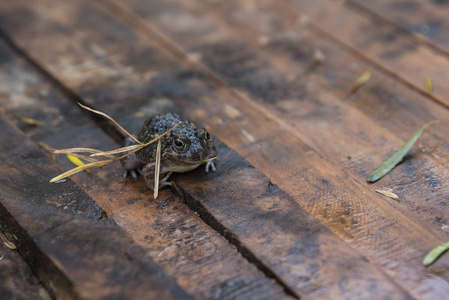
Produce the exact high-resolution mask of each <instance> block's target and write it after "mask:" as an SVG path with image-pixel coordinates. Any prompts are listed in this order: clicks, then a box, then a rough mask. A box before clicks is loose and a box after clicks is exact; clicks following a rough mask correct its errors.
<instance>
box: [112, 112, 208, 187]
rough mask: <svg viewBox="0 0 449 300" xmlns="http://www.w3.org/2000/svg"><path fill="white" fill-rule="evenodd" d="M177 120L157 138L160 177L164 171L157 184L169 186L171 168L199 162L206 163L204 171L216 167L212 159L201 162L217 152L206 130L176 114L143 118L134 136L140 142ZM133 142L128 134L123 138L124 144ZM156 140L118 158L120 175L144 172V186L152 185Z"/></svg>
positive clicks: (177, 169) (191, 166) (185, 167)
mask: <svg viewBox="0 0 449 300" xmlns="http://www.w3.org/2000/svg"><path fill="white" fill-rule="evenodd" d="M179 122H182V123H181V124H180V125H179V126H178V127H176V128H175V129H174V130H172V131H171V132H170V133H169V134H167V135H166V136H164V137H163V138H161V168H160V175H161V177H162V176H163V175H164V174H167V175H166V176H165V177H164V178H162V179H161V180H160V181H159V188H162V187H164V186H171V183H170V182H168V178H169V177H170V175H171V173H172V172H178V173H183V172H187V171H190V170H193V169H195V168H197V167H198V166H199V165H201V164H203V163H205V164H206V172H209V169H211V170H212V171H216V168H215V165H214V162H213V161H211V160H210V161H207V162H205V161H206V160H207V159H210V158H213V157H215V156H217V148H216V146H215V143H214V141H213V140H212V138H211V137H210V134H209V133H208V132H207V131H206V130H204V129H201V128H198V127H197V126H196V125H195V124H193V123H191V122H189V121H186V120H183V119H181V118H180V117H179V116H178V115H177V114H174V113H166V114H160V115H156V116H154V117H152V118H150V119H148V120H146V121H145V123H144V124H143V127H142V129H141V130H140V133H139V135H138V136H137V139H138V140H139V141H140V142H142V143H147V142H149V141H151V140H152V139H154V138H156V137H158V136H160V135H161V134H163V133H164V132H166V131H168V130H169V129H171V128H172V127H173V126H175V125H176V124H178V123H179ZM133 144H135V142H134V141H133V140H132V139H131V138H128V139H127V140H126V141H125V146H130V145H133ZM157 144H158V143H157V142H155V143H153V144H150V145H149V146H147V147H145V148H143V149H141V150H139V151H137V152H136V153H134V154H131V155H129V156H127V157H126V158H124V159H122V160H121V162H122V165H123V167H124V168H125V174H124V176H125V177H126V176H127V175H128V173H130V174H131V175H132V177H134V178H136V177H137V173H136V171H137V172H139V173H140V174H142V175H143V176H144V178H145V181H146V183H147V185H148V187H149V188H150V189H154V175H155V165H156V149H157ZM142 167H143V168H142Z"/></svg>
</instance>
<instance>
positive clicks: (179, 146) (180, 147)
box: [173, 139, 187, 152]
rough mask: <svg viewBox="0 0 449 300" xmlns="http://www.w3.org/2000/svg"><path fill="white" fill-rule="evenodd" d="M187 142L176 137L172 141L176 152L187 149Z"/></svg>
mask: <svg viewBox="0 0 449 300" xmlns="http://www.w3.org/2000/svg"><path fill="white" fill-rule="evenodd" d="M186 146H187V144H186V143H184V141H182V140H180V139H176V140H174V141H173V148H175V150H176V151H178V152H183V151H185V150H186V149H187V147H186Z"/></svg>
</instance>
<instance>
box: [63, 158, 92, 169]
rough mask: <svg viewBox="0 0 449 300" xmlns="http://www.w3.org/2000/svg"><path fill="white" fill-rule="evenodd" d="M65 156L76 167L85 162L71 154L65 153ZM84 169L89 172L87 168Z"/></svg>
mask: <svg viewBox="0 0 449 300" xmlns="http://www.w3.org/2000/svg"><path fill="white" fill-rule="evenodd" d="M66 156H67V158H68V159H69V161H70V162H71V163H72V164H74V165H75V166H77V167H79V166H84V165H85V163H84V162H83V161H82V160H81V159H79V158H78V157H76V156H73V155H71V154H66ZM85 171H86V172H89V169H86V170H85Z"/></svg>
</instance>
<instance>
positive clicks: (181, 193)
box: [0, 29, 300, 299]
mask: <svg viewBox="0 0 449 300" xmlns="http://www.w3.org/2000/svg"><path fill="white" fill-rule="evenodd" d="M0 38H1V39H3V40H4V41H5V42H6V43H7V45H8V46H9V47H11V48H12V49H13V50H14V51H16V52H17V53H18V55H20V56H21V57H23V58H24V59H25V60H26V61H27V62H29V63H30V64H31V65H32V66H34V67H35V68H36V69H37V70H38V71H39V72H41V73H42V75H43V76H44V77H45V79H46V80H49V81H50V82H51V83H52V84H54V85H55V86H56V87H58V88H59V89H60V90H61V92H62V94H63V95H64V96H66V97H67V98H68V99H70V100H71V101H74V102H75V103H78V102H79V103H81V104H83V105H86V106H89V107H91V108H93V109H95V107H93V106H92V105H91V104H86V102H85V101H84V99H83V98H81V97H80V96H79V95H78V94H77V93H75V92H73V91H72V90H71V89H69V88H68V87H67V86H65V85H64V84H63V83H62V82H61V81H59V80H57V78H56V77H55V76H53V75H52V74H51V72H49V71H47V69H46V68H45V67H43V66H42V65H41V64H39V63H38V62H37V60H35V59H34V58H33V57H32V56H30V55H29V54H28V53H27V52H26V51H24V50H23V49H22V48H21V47H20V46H18V45H17V44H16V43H15V42H14V41H13V39H11V38H10V37H9V35H7V34H6V33H5V32H3V31H2V30H1V29H0ZM179 51H180V53H178V54H181V55H182V54H183V52H182V50H181V49H179ZM182 56H183V58H188V56H187V55H182ZM176 58H177V59H179V56H178V57H176ZM180 62H184V60H180ZM204 69H205V70H203V71H204V72H206V71H207V72H210V71H208V70H207V69H206V68H205V67H204ZM208 75H209V74H208ZM211 77H212V78H213V79H215V80H216V81H217V82H218V83H221V84H226V83H225V82H222V81H221V79H220V78H219V77H218V76H216V75H214V74H213V73H211ZM229 89H231V88H230V87H229ZM250 102H251V101H250ZM81 111H82V112H83V113H85V114H87V115H88V116H89V117H90V118H91V119H92V120H93V121H95V122H96V123H97V125H98V126H99V127H100V128H101V129H102V130H103V131H104V132H105V133H106V134H107V135H109V136H111V137H112V138H113V139H114V140H115V141H116V142H117V143H118V144H120V143H121V142H122V141H123V139H124V138H125V136H124V135H123V134H122V133H121V132H120V131H119V130H118V129H117V128H116V126H115V125H114V124H113V123H112V121H109V120H105V119H104V118H103V117H99V116H98V115H96V114H94V113H90V112H88V111H86V110H84V109H81ZM178 187H179V186H178ZM170 190H171V191H172V192H173V193H174V194H175V195H177V196H178V197H180V198H181V199H182V200H184V201H185V203H186V205H187V207H189V209H191V210H192V211H193V212H195V213H196V214H197V215H198V216H199V217H200V218H201V219H202V220H203V221H204V222H205V223H206V224H207V225H208V226H209V227H210V228H212V229H213V230H215V231H216V232H217V233H218V234H220V235H221V236H223V237H224V238H225V239H226V240H227V241H228V242H229V243H230V244H231V245H233V246H234V247H235V248H236V249H237V252H238V253H239V254H240V255H242V257H244V258H245V259H246V260H247V261H248V262H249V263H250V264H252V265H254V266H255V267H256V268H257V269H258V270H259V271H261V272H262V273H263V274H264V275H265V276H267V277H268V278H269V279H272V280H274V281H275V282H276V283H277V284H278V285H280V286H281V287H282V289H283V290H284V292H285V293H286V294H287V295H289V296H291V297H292V298H293V299H300V295H299V294H298V293H296V292H295V291H294V289H292V288H291V287H290V286H289V285H288V284H287V283H286V282H284V281H283V280H282V279H281V278H280V277H279V276H277V275H276V273H275V272H273V271H272V270H271V269H270V268H269V267H268V266H266V265H265V264H264V263H263V262H262V261H261V260H260V259H259V258H258V257H257V256H256V255H255V254H254V253H252V251H251V250H250V249H249V248H247V247H245V246H243V245H242V243H241V242H240V241H239V240H238V238H237V237H236V236H235V235H233V234H232V233H230V232H229V231H228V230H227V229H226V227H225V226H224V225H222V224H221V223H220V222H219V221H218V220H217V219H216V218H215V217H214V216H213V215H212V214H211V213H210V212H209V211H208V210H207V208H206V207H205V206H203V205H202V204H201V202H200V201H198V200H197V199H195V198H194V197H192V196H191V195H189V194H188V193H187V192H186V191H185V190H184V189H182V187H181V189H179V190H176V188H173V187H171V188H170ZM69 221H70V220H69ZM67 222H68V221H67ZM58 226H59V225H58ZM50 229H53V228H50Z"/></svg>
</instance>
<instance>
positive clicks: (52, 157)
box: [37, 142, 56, 162]
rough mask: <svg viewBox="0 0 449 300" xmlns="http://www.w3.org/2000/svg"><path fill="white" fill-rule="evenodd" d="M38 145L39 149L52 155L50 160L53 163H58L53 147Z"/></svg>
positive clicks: (40, 143) (41, 143)
mask: <svg viewBox="0 0 449 300" xmlns="http://www.w3.org/2000/svg"><path fill="white" fill-rule="evenodd" d="M37 144H38V145H39V147H41V148H42V149H44V150H45V151H47V152H48V153H49V154H50V159H51V160H52V161H53V162H56V157H55V154H54V151H55V149H53V148H52V147H50V146H49V145H47V144H45V143H43V142H38V143H37Z"/></svg>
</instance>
